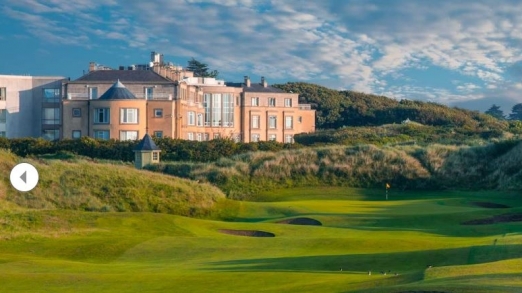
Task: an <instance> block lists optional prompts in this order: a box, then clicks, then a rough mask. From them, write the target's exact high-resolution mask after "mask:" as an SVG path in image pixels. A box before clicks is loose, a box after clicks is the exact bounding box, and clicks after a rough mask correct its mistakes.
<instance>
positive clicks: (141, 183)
mask: <svg viewBox="0 0 522 293" xmlns="http://www.w3.org/2000/svg"><path fill="white" fill-rule="evenodd" d="M22 161H23V162H28V163H30V164H33V165H34V166H35V167H36V169H37V170H38V172H39V176H40V180H39V183H38V186H37V188H35V189H33V190H32V191H30V192H27V193H24V192H19V191H17V190H15V189H14V188H13V187H12V186H11V185H10V183H9V174H10V171H11V169H12V167H14V166H15V165H16V164H17V163H20V162H22ZM0 177H1V178H2V179H1V180H0V187H2V188H0V199H5V200H6V201H7V202H11V203H14V204H16V205H18V206H20V207H25V208H31V209H71V210H85V211H102V212H109V211H118V212H127V211H131V212H156V213H169V214H177V215H184V216H194V217H210V216H219V215H218V214H219V213H224V214H223V215H224V216H226V213H227V212H229V211H230V208H232V207H231V206H230V207H229V208H228V209H225V208H224V207H225V206H227V203H226V202H225V201H226V200H225V195H224V194H223V193H222V192H221V191H220V190H219V189H218V188H216V187H214V186H212V185H210V184H199V183H197V182H194V181H191V180H187V179H181V178H174V177H172V176H166V175H161V174H157V173H152V172H149V171H139V170H136V169H134V168H133V167H132V166H127V165H115V164H108V163H93V162H89V161H85V160H75V161H74V162H69V161H63V160H34V159H33V160H31V159H28V160H26V159H23V160H21V159H19V158H17V157H16V156H14V155H12V154H10V153H8V152H5V151H0ZM216 206H220V207H221V209H220V212H217V210H218V209H217V208H216ZM0 208H1V207H0Z"/></svg>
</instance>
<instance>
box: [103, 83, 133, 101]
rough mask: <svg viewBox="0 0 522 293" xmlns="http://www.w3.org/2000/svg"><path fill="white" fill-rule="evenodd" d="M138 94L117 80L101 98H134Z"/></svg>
mask: <svg viewBox="0 0 522 293" xmlns="http://www.w3.org/2000/svg"><path fill="white" fill-rule="evenodd" d="M133 99H136V96H135V95H134V94H133V93H131V92H130V91H129V90H128V89H127V88H126V87H125V86H124V85H123V84H122V83H121V82H120V81H119V80H118V81H116V82H115V83H114V84H113V85H112V86H111V87H110V88H109V89H108V90H107V91H106V92H105V93H103V95H101V97H100V100H133Z"/></svg>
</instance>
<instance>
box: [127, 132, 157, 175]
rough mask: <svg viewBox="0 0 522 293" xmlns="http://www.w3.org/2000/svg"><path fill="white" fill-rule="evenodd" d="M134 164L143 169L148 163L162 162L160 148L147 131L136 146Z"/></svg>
mask: <svg viewBox="0 0 522 293" xmlns="http://www.w3.org/2000/svg"><path fill="white" fill-rule="evenodd" d="M133 151H134V166H135V167H136V169H143V167H145V166H146V165H151V164H158V163H159V162H160V152H161V150H160V148H159V147H158V146H157V145H156V144H155V143H154V141H153V140H152V137H150V135H149V134H148V133H147V134H145V136H144V137H143V139H142V140H141V141H140V143H139V144H138V145H137V146H136V147H135V148H134V150H133Z"/></svg>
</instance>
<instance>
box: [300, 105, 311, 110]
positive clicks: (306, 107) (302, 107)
mask: <svg viewBox="0 0 522 293" xmlns="http://www.w3.org/2000/svg"><path fill="white" fill-rule="evenodd" d="M299 110H312V105H311V104H299Z"/></svg>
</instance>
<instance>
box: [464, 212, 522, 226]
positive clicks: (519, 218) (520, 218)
mask: <svg viewBox="0 0 522 293" xmlns="http://www.w3.org/2000/svg"><path fill="white" fill-rule="evenodd" d="M510 222H522V214H503V215H498V216H493V217H489V218H484V219H476V220H471V221H467V222H464V223H462V225H489V224H497V223H510Z"/></svg>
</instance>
